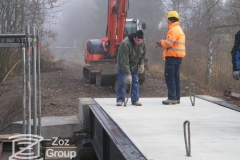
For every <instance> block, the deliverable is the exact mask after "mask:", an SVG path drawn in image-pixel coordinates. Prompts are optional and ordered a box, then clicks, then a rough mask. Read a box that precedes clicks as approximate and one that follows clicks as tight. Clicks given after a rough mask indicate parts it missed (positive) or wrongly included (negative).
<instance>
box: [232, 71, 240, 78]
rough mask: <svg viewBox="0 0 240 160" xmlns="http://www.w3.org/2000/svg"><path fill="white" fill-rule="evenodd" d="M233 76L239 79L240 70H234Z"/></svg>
mask: <svg viewBox="0 0 240 160" xmlns="http://www.w3.org/2000/svg"><path fill="white" fill-rule="evenodd" d="M232 75H233V78H234V79H236V80H239V76H240V70H238V71H233V74H232Z"/></svg>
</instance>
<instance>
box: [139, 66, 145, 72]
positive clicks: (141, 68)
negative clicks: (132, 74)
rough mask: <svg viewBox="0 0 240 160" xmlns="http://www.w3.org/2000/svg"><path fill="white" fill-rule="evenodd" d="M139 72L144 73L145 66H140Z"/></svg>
mask: <svg viewBox="0 0 240 160" xmlns="http://www.w3.org/2000/svg"><path fill="white" fill-rule="evenodd" d="M138 71H139V73H143V72H144V64H142V65H139V66H138Z"/></svg>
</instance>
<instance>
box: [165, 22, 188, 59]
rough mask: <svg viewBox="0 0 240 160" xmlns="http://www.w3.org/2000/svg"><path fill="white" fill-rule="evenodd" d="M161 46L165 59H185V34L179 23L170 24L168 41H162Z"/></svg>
mask: <svg viewBox="0 0 240 160" xmlns="http://www.w3.org/2000/svg"><path fill="white" fill-rule="evenodd" d="M161 45H162V47H163V59H165V58H166V57H178V58H183V57H185V55H186V48H185V34H184V32H183V30H182V28H181V27H180V23H179V22H174V23H171V24H169V26H168V32H167V35H166V39H165V40H162V41H161Z"/></svg>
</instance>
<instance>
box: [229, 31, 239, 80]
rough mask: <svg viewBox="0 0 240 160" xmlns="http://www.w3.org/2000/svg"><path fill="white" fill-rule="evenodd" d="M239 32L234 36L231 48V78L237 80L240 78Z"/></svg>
mask: <svg viewBox="0 0 240 160" xmlns="http://www.w3.org/2000/svg"><path fill="white" fill-rule="evenodd" d="M239 47H240V31H238V32H237V33H236V34H235V41H234V46H233V48H232V51H231V54H232V65H233V78H234V79H236V80H239V76H240V48H239Z"/></svg>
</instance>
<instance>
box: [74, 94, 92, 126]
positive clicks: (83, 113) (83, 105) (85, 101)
mask: <svg viewBox="0 0 240 160" xmlns="http://www.w3.org/2000/svg"><path fill="white" fill-rule="evenodd" d="M91 104H96V102H95V101H94V100H93V99H92V98H90V97H86V98H78V118H79V120H80V122H81V130H88V129H89V105H91Z"/></svg>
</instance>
